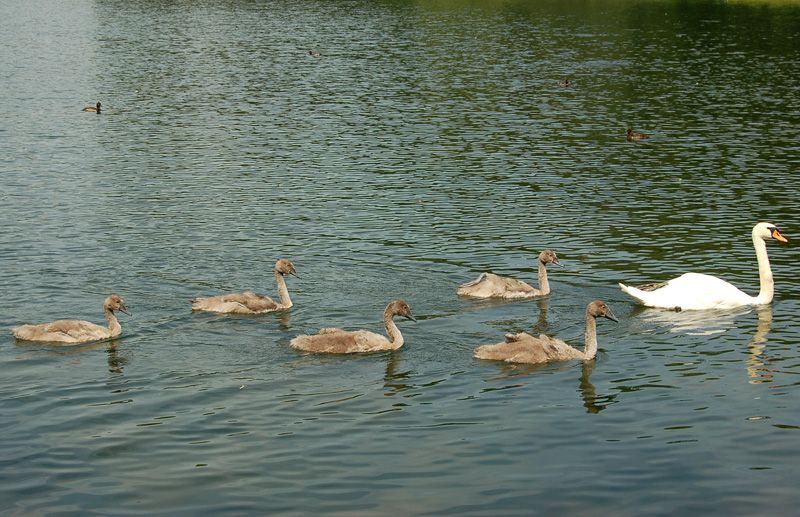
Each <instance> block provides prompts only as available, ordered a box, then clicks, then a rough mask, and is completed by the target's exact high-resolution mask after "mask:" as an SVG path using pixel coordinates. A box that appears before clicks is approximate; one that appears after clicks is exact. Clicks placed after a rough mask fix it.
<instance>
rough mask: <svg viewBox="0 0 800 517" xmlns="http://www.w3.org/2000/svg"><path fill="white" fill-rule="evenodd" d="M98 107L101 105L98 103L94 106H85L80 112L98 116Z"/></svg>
mask: <svg viewBox="0 0 800 517" xmlns="http://www.w3.org/2000/svg"><path fill="white" fill-rule="evenodd" d="M100 106H101V104H100V103H99V102H98V103H97V104H95V105H94V106H86V107H85V108H83V109H82V110H81V111H87V112H89V113H97V114H98V115H99V114H100Z"/></svg>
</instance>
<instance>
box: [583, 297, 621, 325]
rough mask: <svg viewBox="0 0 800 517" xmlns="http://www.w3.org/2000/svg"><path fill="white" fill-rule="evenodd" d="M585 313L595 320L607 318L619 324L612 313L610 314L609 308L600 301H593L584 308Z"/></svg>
mask: <svg viewBox="0 0 800 517" xmlns="http://www.w3.org/2000/svg"><path fill="white" fill-rule="evenodd" d="M586 312H587V313H589V315H591V316H593V317H595V318H608V319H610V320H611V321H616V322H619V320H618V319H617V317H616V316H614V313H613V312H611V308H610V307H609V306H608V305H606V302H604V301H601V300H595V301H593V302H592V303H590V304H589V306H588V307H586Z"/></svg>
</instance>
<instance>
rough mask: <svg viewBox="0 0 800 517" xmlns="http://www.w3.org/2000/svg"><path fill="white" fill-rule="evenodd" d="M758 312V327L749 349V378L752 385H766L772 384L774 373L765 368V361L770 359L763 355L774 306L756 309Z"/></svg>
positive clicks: (763, 306)
mask: <svg viewBox="0 0 800 517" xmlns="http://www.w3.org/2000/svg"><path fill="white" fill-rule="evenodd" d="M756 312H757V313H758V326H757V327H756V333H755V334H753V338H752V339H751V340H750V344H749V345H748V347H747V350H748V357H747V377H748V378H749V381H748V382H749V383H750V384H765V383H768V382H772V379H773V375H772V373H771V372H774V370H771V369H769V368H767V367H766V366H765V359H766V360H767V361H768V360H769V358H766V357H764V355H763V353H764V347H765V346H766V343H767V334H769V331H770V329H771V328H772V305H762V306H759V307H756Z"/></svg>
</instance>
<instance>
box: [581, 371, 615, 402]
mask: <svg viewBox="0 0 800 517" xmlns="http://www.w3.org/2000/svg"><path fill="white" fill-rule="evenodd" d="M596 364H597V360H596V359H591V360H589V361H583V362H582V363H581V382H580V383H579V384H578V390H579V391H580V392H581V398H582V399H583V407H585V408H586V412H587V413H599V412H601V411H602V410H604V409H605V408H607V407H608V406H609V405H611V404H614V403H615V402H616V398H617V396H616V395H600V396H599V397H598V396H597V389H596V388H595V387H594V384H592V382H591V381H590V380H589V378H590V377H591V376H592V372H593V371H594V367H595V366H596Z"/></svg>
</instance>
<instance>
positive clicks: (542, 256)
mask: <svg viewBox="0 0 800 517" xmlns="http://www.w3.org/2000/svg"><path fill="white" fill-rule="evenodd" d="M539 262H541V263H542V264H545V265H547V264H555V265H556V266H561V262H559V261H558V255H556V252H555V251H553V250H544V251H543V252H541V253H539Z"/></svg>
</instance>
